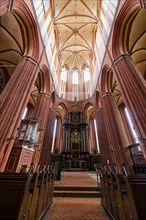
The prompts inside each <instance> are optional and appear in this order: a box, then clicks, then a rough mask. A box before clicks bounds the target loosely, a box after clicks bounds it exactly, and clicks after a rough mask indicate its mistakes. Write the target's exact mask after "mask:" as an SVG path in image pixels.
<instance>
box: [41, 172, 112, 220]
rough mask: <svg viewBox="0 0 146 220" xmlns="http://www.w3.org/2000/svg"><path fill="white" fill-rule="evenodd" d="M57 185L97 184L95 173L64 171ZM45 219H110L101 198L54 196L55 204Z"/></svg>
mask: <svg viewBox="0 0 146 220" xmlns="http://www.w3.org/2000/svg"><path fill="white" fill-rule="evenodd" d="M54 184H55V185H63V186H92V187H94V186H97V178H96V174H95V173H93V172H92V173H91V172H63V173H62V176H61V181H56V182H55V183H54ZM43 220H109V218H108V217H107V215H106V213H105V211H104V209H103V207H102V206H101V205H100V198H78V197H54V198H53V204H52V205H51V207H50V209H49V211H48V212H47V213H46V215H45V217H44V218H43Z"/></svg>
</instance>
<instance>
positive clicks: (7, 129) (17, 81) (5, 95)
mask: <svg viewBox="0 0 146 220" xmlns="http://www.w3.org/2000/svg"><path fill="white" fill-rule="evenodd" d="M37 68H38V67H37V64H36V63H35V62H34V61H33V60H31V59H30V58H23V60H21V61H20V63H19V64H18V65H17V67H16V69H15V71H14V73H13V75H12V76H11V78H10V80H9V81H8V83H7V85H6V87H5V88H4V90H3V92H2V94H1V119H2V121H1V134H0V139H1V144H0V146H1V148H0V171H3V170H4V169H5V166H6V163H7V160H8V158H9V155H10V152H11V149H12V146H13V143H14V139H15V137H16V134H17V129H18V127H19V125H20V122H21V118H22V114H23V111H24V109H25V107H26V105H27V103H28V100H29V97H30V93H31V88H32V85H33V84H34V82H35V79H36V77H37Z"/></svg>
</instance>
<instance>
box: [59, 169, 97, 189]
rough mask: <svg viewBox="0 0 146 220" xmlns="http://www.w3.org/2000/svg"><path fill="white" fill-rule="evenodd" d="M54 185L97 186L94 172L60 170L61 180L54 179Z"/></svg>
mask: <svg viewBox="0 0 146 220" xmlns="http://www.w3.org/2000/svg"><path fill="white" fill-rule="evenodd" d="M55 185H63V186H83V187H84V186H92V187H94V186H95V187H96V186H97V177H96V174H95V172H65V171H64V172H62V173H61V181H55Z"/></svg>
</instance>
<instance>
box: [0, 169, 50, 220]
mask: <svg viewBox="0 0 146 220" xmlns="http://www.w3.org/2000/svg"><path fill="white" fill-rule="evenodd" d="M52 199H53V168H52V166H50V165H48V166H46V165H44V168H43V170H42V171H41V170H40V166H39V165H38V167H37V169H36V171H35V172H34V173H33V165H32V166H31V167H30V170H29V172H28V173H7V172H3V173H0V219H7V220H8V219H11V220H23V219H24V220H25V219H27V220H34V219H35V220H38V219H41V218H42V216H43V215H44V213H45V212H46V211H47V210H48V208H49V206H50V205H51V203H52Z"/></svg>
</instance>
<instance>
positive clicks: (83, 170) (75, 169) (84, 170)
mask: <svg viewBox="0 0 146 220" xmlns="http://www.w3.org/2000/svg"><path fill="white" fill-rule="evenodd" d="M62 171H65V172H88V171H89V169H81V168H68V169H62Z"/></svg>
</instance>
